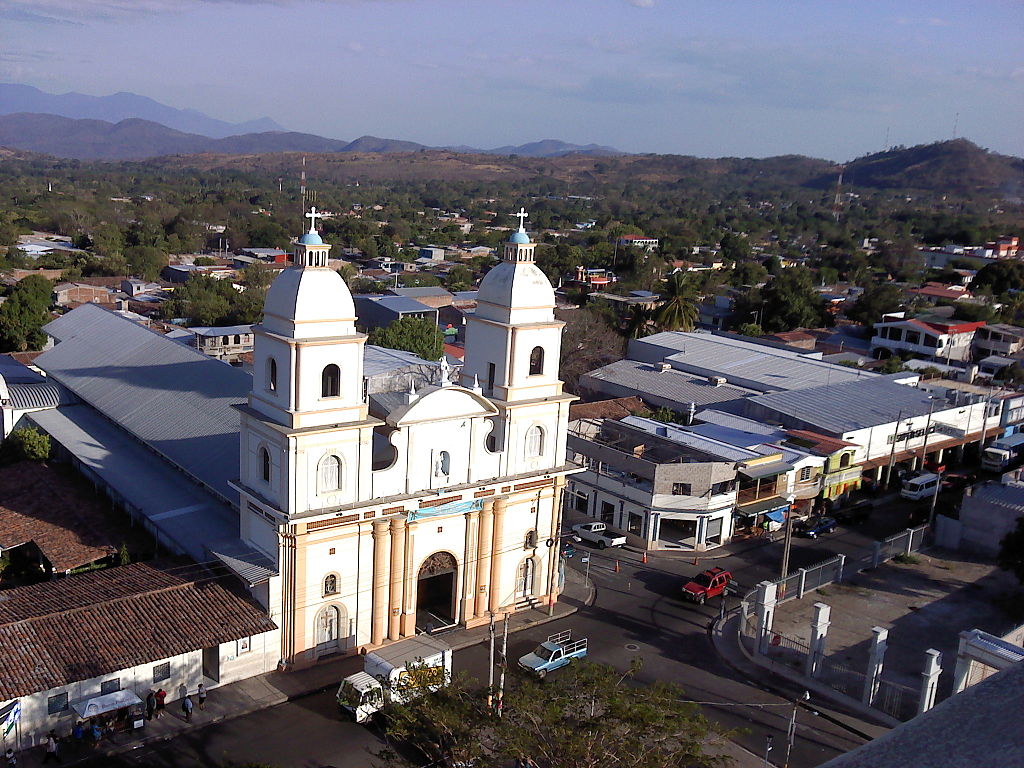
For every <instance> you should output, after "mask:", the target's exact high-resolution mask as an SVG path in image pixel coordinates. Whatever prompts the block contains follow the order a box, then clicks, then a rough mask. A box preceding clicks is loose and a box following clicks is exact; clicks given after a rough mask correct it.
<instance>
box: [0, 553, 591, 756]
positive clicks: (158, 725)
mask: <svg viewBox="0 0 1024 768" xmlns="http://www.w3.org/2000/svg"><path fill="white" fill-rule="evenodd" d="M594 594H595V592H594V587H593V585H592V584H589V583H587V582H586V581H585V580H584V577H583V575H582V574H581V573H578V572H577V571H575V570H573V569H572V568H566V569H565V586H564V588H563V591H562V594H561V595H560V596H559V599H558V602H557V603H556V604H555V610H554V613H553V615H551V616H549V615H548V609H547V608H546V607H544V608H539V609H538V608H535V609H532V610H529V611H521V612H519V613H515V614H513V615H512V616H511V618H510V619H509V622H508V623H509V627H508V629H509V632H518V631H520V630H523V629H527V628H529V627H534V626H537V625H538V624H545V623H547V622H549V621H555V620H557V619H562V618H565V617H566V616H569V615H571V614H573V613H576V611H578V610H579V609H580V608H582V607H584V606H586V605H590V604H591V603H592V602H593V601H594ZM487 631H488V630H487V627H486V626H482V627H476V628H474V629H455V630H452V631H450V632H445V633H440V634H439V637H442V638H443V639H444V640H445V641H446V642H447V643H448V644H449V645H451V647H452V649H453V650H456V651H458V650H462V649H463V648H468V647H470V646H472V645H476V644H477V643H480V642H483V641H484V640H486V639H487ZM362 668H363V659H362V657H361V656H359V655H358V654H355V655H350V656H343V657H340V658H338V659H335V660H333V661H325V662H322V663H320V664H317V665H315V666H312V667H307V668H305V669H300V670H295V671H292V672H277V671H275V672H270V673H268V674H265V675H259V676H257V677H250V678H249V679H247V680H241V681H239V682H237V683H230V684H228V685H222V686H220V687H218V688H212V689H210V692H209V698H207V700H206V709H205V710H200V709H199V706H198V701H196V699H195V697H194V696H193V701H196V707H195V710H194V711H193V714H192V722H191V723H186V722H185V716H184V715H183V714H182V712H181V707H180V702H178V701H174V702H168V705H167V710H166V713H165V714H164V716H163V717H161V718H159V719H153V720H151V721H149V722H148V723H146V726H145V727H144V728H142V729H140V730H138V731H135V732H131V733H120V734H117V736H115V737H114V739H113V740H112V741H110V742H103V743H101V744H100V746H99V748H97V749H93V748H92V747H91V746H90V745H88V744H87V743H83V744H81V745H75V744H72V743H71V741H70V739H68V738H64V737H66V736H67V734H60V735H61V737H62V740H61V743H60V753H59V754H60V758H61V763H62V764H63V765H74V764H75V763H79V762H82V761H84V760H86V759H91V758H95V757H97V756H98V755H115V754H119V753H122V752H127V751H129V750H132V749H137V748H138V747H140V746H142V745H144V744H150V743H153V742H157V741H167V740H169V739H173V738H174V737H176V736H178V735H180V734H182V733H184V732H186V731H188V730H190V729H197V728H203V727H205V726H207V725H211V724H213V723H217V722H221V721H223V720H230V719H231V718H235V717H241V716H243V715H247V714H250V713H252V712H256V711H258V710H261V709H266V708H268V707H273V706H276V705H278V704H284V703H285V702H287V701H292V700H294V699H299V698H302V697H303V696H309V695H312V694H316V693H320V692H321V691H325V690H329V689H332V688H336V687H337V686H338V684H339V683H340V682H341V681H342V680H343V679H344V678H345V677H347V676H348V675H351V674H353V673H354V672H359V671H360V670H362ZM43 756H44V753H43V747H34V748H32V749H26V750H24V751H22V752H20V753H19V754H18V757H19V762H18V765H19V766H20V767H22V768H35V766H38V765H41V764H42V762H43Z"/></svg>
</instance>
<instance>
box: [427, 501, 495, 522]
mask: <svg viewBox="0 0 1024 768" xmlns="http://www.w3.org/2000/svg"><path fill="white" fill-rule="evenodd" d="M483 508H484V502H483V499H472V500H470V501H451V502H449V503H447V504H439V505H438V506H436V507H425V508H424V509H414V510H412V511H411V512H410V513H409V522H410V523H412V522H415V521H417V520H420V519H422V518H424V517H442V516H446V515H464V514H465V513H466V512H473V511H478V510H481V509H483Z"/></svg>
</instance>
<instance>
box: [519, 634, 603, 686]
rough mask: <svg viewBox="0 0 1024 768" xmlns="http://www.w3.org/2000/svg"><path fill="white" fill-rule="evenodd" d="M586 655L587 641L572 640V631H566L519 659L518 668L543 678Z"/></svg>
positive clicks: (553, 636) (550, 638) (552, 636)
mask: <svg viewBox="0 0 1024 768" xmlns="http://www.w3.org/2000/svg"><path fill="white" fill-rule="evenodd" d="M586 655H587V640H586V638H584V639H582V640H573V639H572V630H571V629H567V630H565V631H564V632H559V633H558V634H557V635H551V636H550V637H549V638H548V639H547V640H546V641H545V642H543V643H541V644H540V645H538V646H537V647H536V648H535V649H534V650H533V651H532V652H531V653H528V654H526V655H525V656H523V657H522V658H520V659H519V666H520V667H522V668H523V669H525V670H526V671H527V672H529V673H530V674H533V675H536V676H537V677H540V678H543V677H544V676H545V675H547V673H548V672H551V671H552V670H555V669H558V668H559V667H564V666H565V665H566V664H569V663H570V662H572V661H575V660H576V659H582V658H583V657H584V656H586Z"/></svg>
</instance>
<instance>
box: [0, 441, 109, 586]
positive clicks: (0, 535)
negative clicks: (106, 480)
mask: <svg viewBox="0 0 1024 768" xmlns="http://www.w3.org/2000/svg"><path fill="white" fill-rule="evenodd" d="M104 528H105V525H104V521H103V520H102V511H101V509H100V507H99V502H98V501H96V500H94V499H83V498H82V496H81V493H80V492H79V491H78V490H77V489H76V488H74V487H73V486H71V485H69V484H68V483H67V482H66V481H65V480H64V478H63V476H62V475H60V474H59V473H57V472H55V471H54V470H52V469H50V468H49V467H47V466H45V465H42V464H36V463H33V462H29V461H24V462H20V463H18V464H15V465H13V466H10V467H6V468H5V469H4V470H3V472H0V549H9V548H11V547H16V546H19V545H21V544H26V543H28V542H30V541H31V542H34V543H35V545H36V546H37V547H39V550H40V551H41V552H42V553H43V556H44V557H45V558H46V559H47V560H49V561H50V564H51V565H52V566H53V569H54V571H57V572H64V571H69V570H71V569H73V568H78V567H79V566H82V565H88V564H89V563H92V562H95V561H96V560H99V559H101V558H104V557H106V556H108V555H111V554H113V553H114V552H115V551H116V548H115V547H114V546H113V544H112V543H111V542H110V541H109V540H108V538H107V536H106V535H105V534H104V533H103V530H104Z"/></svg>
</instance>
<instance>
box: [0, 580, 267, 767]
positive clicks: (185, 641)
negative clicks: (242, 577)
mask: <svg viewBox="0 0 1024 768" xmlns="http://www.w3.org/2000/svg"><path fill="white" fill-rule="evenodd" d="M179 565H180V564H179ZM3 597H4V599H3V601H2V602H0V637H2V638H3V646H4V652H3V653H2V654H0V705H5V703H9V702H13V701H15V700H17V701H18V702H20V705H21V718H20V721H19V723H18V727H19V732H20V737H21V740H20V747H21V748H26V747H30V746H33V745H38V744H42V743H43V742H45V741H46V735H47V733H49V731H50V730H56V731H57V732H58V733H59V734H61V735H62V736H64V735H66V734H68V733H69V732H70V730H71V727H72V726H73V725H74V723H75V722H76V721H80V720H84V721H86V723H89V722H93V721H95V722H97V723H98V724H102V723H103V722H104V721H105V720H107V719H114V720H115V721H116V722H117V725H118V726H119V727H122V728H127V729H142V728H145V727H146V719H145V717H144V716H143V710H144V706H143V701H144V699H145V697H146V695H147V693H148V692H149V691H150V690H151V689H157V688H163V689H164V690H165V691H167V694H168V695H167V699H168V701H173V700H176V699H180V698H182V693H181V691H183V690H188V691H190V692H194V691H195V686H196V685H197V684H198V683H200V682H202V683H204V684H205V685H206V687H207V688H208V689H214V688H217V687H218V686H221V685H225V684H227V683H233V682H236V681H238V680H242V679H245V678H247V677H251V676H253V675H258V674H263V673H265V672H270V671H272V670H273V669H275V668H276V667H277V662H278V659H279V657H280V646H279V643H278V640H277V636H278V632H277V627H276V625H275V624H274V623H273V622H272V621H271V620H270V619H269V618H267V616H266V614H265V613H264V612H263V611H262V610H261V609H260V608H259V607H258V606H256V605H255V604H253V603H250V602H249V601H248V600H246V599H244V598H242V597H239V596H238V595H237V594H236V593H235V592H234V591H232V590H231V589H230V588H228V587H226V586H224V585H223V584H222V583H220V582H219V581H216V580H214V579H212V578H211V576H210V574H209V573H208V572H206V571H204V570H202V569H201V568H200V567H198V566H193V567H191V568H181V567H178V568H168V569H167V570H162V569H159V568H156V567H154V566H152V565H149V564H147V563H133V564H131V565H125V566H121V567H116V568H107V569H105V570H98V571H92V572H90V573H83V574H78V575H75V576H71V577H68V578H64V579H59V580H57V581H50V582H45V583H42V584H35V585H32V586H24V587H16V588H14V589H8V590H5V591H4V593H3ZM0 708H2V707H0ZM8 743H10V742H8Z"/></svg>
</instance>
